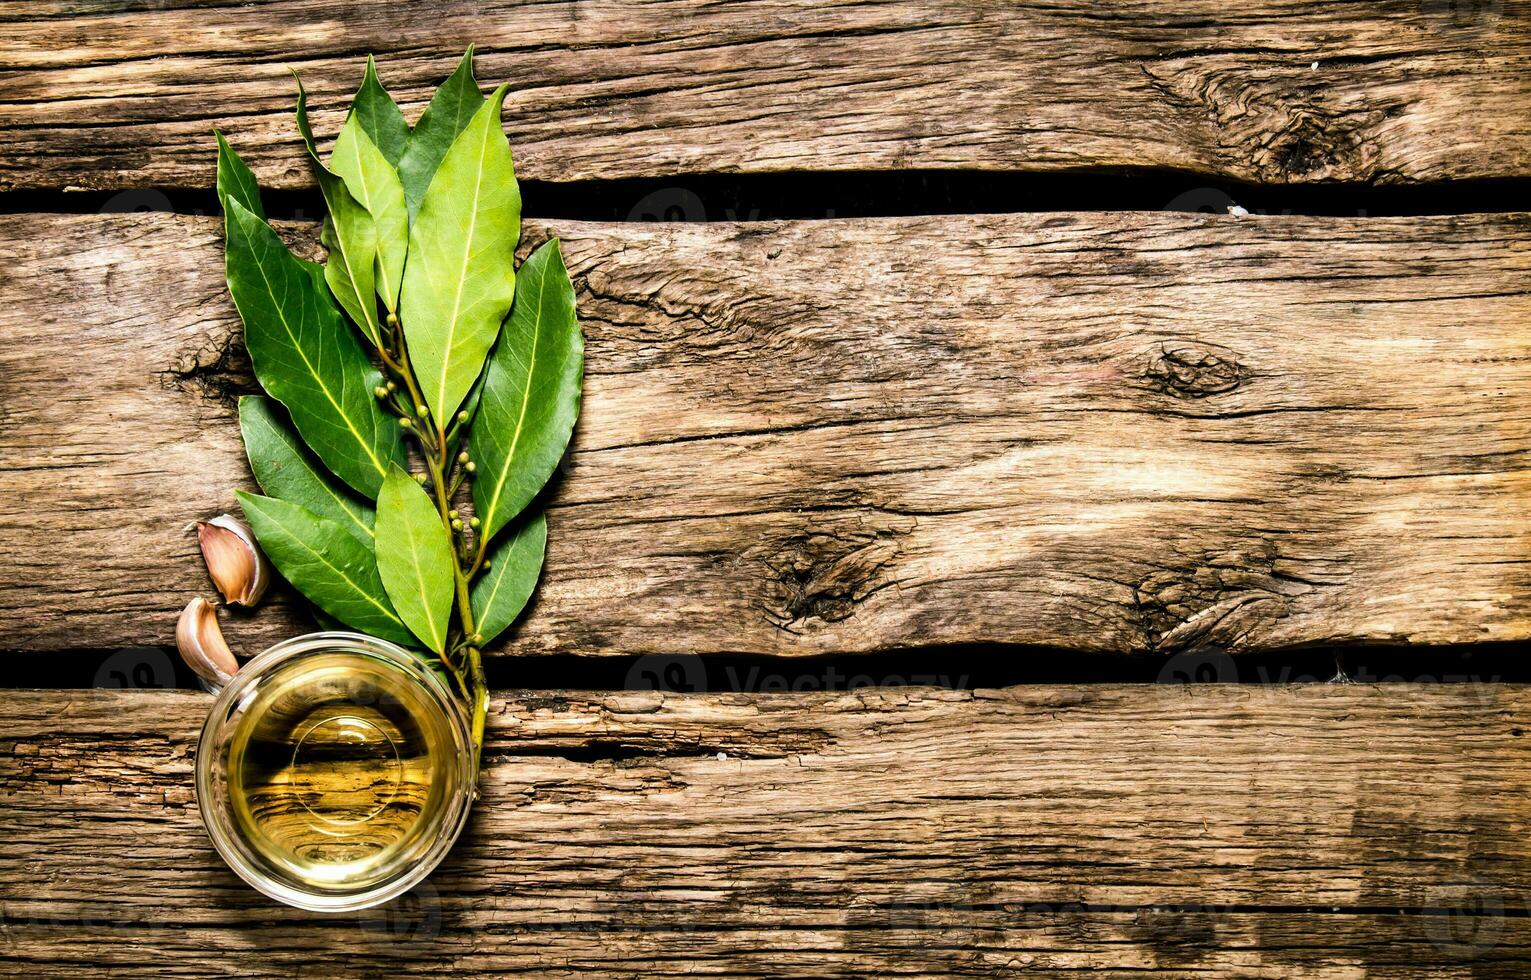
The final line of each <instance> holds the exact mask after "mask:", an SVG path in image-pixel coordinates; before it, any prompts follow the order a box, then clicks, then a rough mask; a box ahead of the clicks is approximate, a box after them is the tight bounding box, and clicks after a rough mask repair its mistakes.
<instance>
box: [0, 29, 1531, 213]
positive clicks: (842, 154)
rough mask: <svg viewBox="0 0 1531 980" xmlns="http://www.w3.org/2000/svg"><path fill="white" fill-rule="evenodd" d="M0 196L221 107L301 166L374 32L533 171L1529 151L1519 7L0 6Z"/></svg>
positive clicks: (129, 148)
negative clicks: (501, 106) (306, 126)
mask: <svg viewBox="0 0 1531 980" xmlns="http://www.w3.org/2000/svg"><path fill="white" fill-rule="evenodd" d="M0 34H3V36H4V37H5V43H4V44H3V45H0V145H3V146H4V147H5V151H4V153H3V154H0V189H7V188H60V187H86V188H121V187H147V186H162V187H163V186H173V187H193V188H208V187H211V185H212V167H213V152H212V141H211V135H210V130H211V129H212V127H214V126H219V127H223V128H226V129H227V130H228V132H229V134H230V136H231V138H232V139H233V141H234V143H235V145H237V146H238V147H239V148H240V149H241V150H242V151H247V152H248V153H249V154H250V155H251V157H252V159H253V161H254V163H255V166H256V170H257V171H258V172H259V173H260V175H261V177H262V178H263V179H264V180H266V181H268V182H270V183H271V184H273V185H276V186H282V187H299V186H305V187H306V186H309V184H310V183H311V179H312V178H311V176H310V174H309V172H308V169H307V167H306V166H305V165H304V160H303V157H302V153H301V151H300V149H299V144H298V142H297V140H296V136H295V134H294V132H293V123H292V118H291V112H292V82H291V79H290V77H289V75H288V69H289V68H295V69H298V70H300V71H301V72H302V73H303V75H304V78H305V80H306V81H307V83H308V86H309V91H310V93H311V94H312V97H313V98H314V100H315V102H316V104H317V107H318V109H319V110H320V111H319V112H318V114H317V118H316V126H317V128H318V129H319V131H320V132H324V133H333V132H334V131H335V130H336V128H337V127H338V125H339V116H338V113H339V112H340V110H341V108H342V107H343V106H344V104H345V100H347V99H348V98H349V95H350V93H351V92H352V91H354V89H355V87H356V84H357V83H358V82H359V80H360V74H361V73H360V62H361V59H362V58H363V57H364V56H365V55H366V54H367V53H368V52H374V53H376V54H377V55H378V57H379V59H380V60H381V62H382V74H383V78H384V81H385V82H386V83H387V84H389V85H390V86H391V87H392V88H393V89H394V91H395V92H396V94H397V96H398V97H399V98H400V99H401V101H402V102H403V103H404V105H405V107H406V110H407V112H408V114H409V116H410V118H414V116H415V115H417V114H418V112H419V110H420V109H421V108H422V107H423V106H424V103H425V101H426V99H427V98H428V96H429V93H430V91H431V90H432V88H433V87H434V85H435V84H436V83H437V82H439V81H440V80H441V79H442V78H444V77H445V76H446V75H447V73H448V72H449V71H450V70H451V68H452V66H453V64H454V62H455V61H456V59H457V57H458V55H459V54H460V53H461V52H462V51H463V49H464V48H466V46H467V45H468V44H469V43H470V42H474V43H477V44H478V46H479V51H480V52H481V55H480V58H479V77H480V78H481V79H484V80H486V81H493V82H498V81H501V80H505V81H509V82H510V84H511V87H512V88H511V94H510V97H509V98H508V99H507V100H506V110H507V112H506V120H507V130H508V132H509V133H510V137H511V143H512V145H514V146H515V148H516V153H517V157H518V160H519V164H520V169H521V172H522V175H523V176H525V177H530V178H538V179H544V180H560V181H562V180H577V179H589V178H613V177H635V176H636V177H652V176H664V175H677V174H688V173H707V172H739V171H744V172H773V171H774V172H780V171H802V170H820V171H822V170H906V169H911V168H960V169H982V170H1074V169H1084V168H1099V167H1115V166H1134V167H1154V168H1163V167H1168V168H1176V169H1181V170H1187V171H1194V172H1198V173H1205V174H1209V175H1217V176H1221V177H1231V178H1239V179H1247V180H1256V181H1262V182H1273V183H1286V182H1326V181H1336V180H1338V181H1355V182H1360V183H1372V182H1376V183H1394V182H1410V181H1436V180H1452V179H1460V178H1474V177H1521V176H1527V175H1528V174H1531V113H1528V111H1527V106H1528V105H1531V5H1528V4H1527V3H1526V2H1525V0H1410V2H1393V3H1384V4H1310V3H1307V2H1303V0H1259V2H1256V3H1246V4H1228V3H1226V2H1223V0H1145V2H1139V3H1132V4H1119V3H1099V2H1096V0H1062V2H1057V3H1047V4H995V3H992V2H984V0H941V2H930V0H920V2H913V0H899V2H884V3H864V2H857V0H832V2H825V0H797V2H787V3H781V2H770V3H766V2H754V3H731V4H714V3H707V2H703V0H670V2H661V3H647V4H631V3H619V2H568V3H541V2H536V3H534V2H524V0H523V2H515V0H495V2H489V3H452V4H441V3H437V2H426V0H419V2H414V3H401V2H398V0H386V2H368V3H358V2H354V0H273V2H264V3H260V4H246V3H213V2H203V0H150V2H143V3H123V2H117V0H111V2H106V0H102V2H80V0H67V2H37V0H8V2H3V3H0Z"/></svg>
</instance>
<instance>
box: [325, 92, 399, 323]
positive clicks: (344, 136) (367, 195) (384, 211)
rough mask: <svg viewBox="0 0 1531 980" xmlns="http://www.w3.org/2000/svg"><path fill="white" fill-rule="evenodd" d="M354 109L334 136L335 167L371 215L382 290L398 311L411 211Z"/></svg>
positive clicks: (392, 310)
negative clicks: (337, 134)
mask: <svg viewBox="0 0 1531 980" xmlns="http://www.w3.org/2000/svg"><path fill="white" fill-rule="evenodd" d="M359 119H360V116H358V115H356V114H354V113H353V114H352V115H351V117H350V118H349V119H347V120H346V124H345V125H344V126H342V127H341V129H340V135H339V136H337V137H335V149H334V151H333V152H332V153H330V166H331V167H333V168H334V170H335V173H336V174H338V175H339V176H340V178H341V179H342V180H344V181H345V184H346V188H347V189H348V190H349V191H350V193H351V196H352V197H353V198H355V199H356V201H357V202H358V203H360V204H361V206H362V207H364V208H366V210H367V213H368V214H369V215H371V217H372V224H373V227H374V231H375V235H374V239H375V243H376V256H377V260H376V281H377V295H378V297H379V298H380V299H381V300H382V301H383V305H384V306H386V307H387V308H388V311H389V312H390V313H396V312H398V308H399V287H400V285H401V284H402V283H403V279H404V256H405V253H406V252H407V251H408V249H409V211H408V209H407V208H406V207H405V205H404V185H403V184H401V183H399V175H398V172H397V171H395V170H394V169H393V165H392V164H390V163H389V162H388V160H387V158H385V157H384V156H383V154H382V152H381V150H379V148H378V147H377V145H376V144H374V143H373V142H372V139H371V137H369V136H368V135H367V133H366V131H365V130H364V129H363V128H362V126H361V123H360V122H359Z"/></svg>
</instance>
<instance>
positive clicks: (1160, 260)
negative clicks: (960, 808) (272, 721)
mask: <svg viewBox="0 0 1531 980" xmlns="http://www.w3.org/2000/svg"><path fill="white" fill-rule="evenodd" d="M219 229H220V225H219V222H218V220H217V219H214V218H201V217H188V216H174V215H164V214H153V215H151V214H142V215H105V216H102V215H85V216H39V215H20V216H16V217H14V218H12V219H11V220H10V221H8V222H7V224H6V226H5V228H4V230H3V231H0V261H3V262H4V264H5V267H6V268H7V270H8V271H9V273H10V275H9V278H8V279H7V280H6V281H5V282H4V284H3V285H0V291H3V295H0V337H3V338H4V343H3V344H0V625H3V631H4V639H3V641H0V643H3V645H4V646H6V647H10V648H15V649H28V650H56V649H66V648H98V649H99V648H103V647H108V648H109V647H114V646H119V645H129V644H145V643H147V644H163V643H166V642H168V640H169V638H170V636H171V634H172V631H173V622H174V619H175V616H176V614H177V612H178V611H179V610H180V608H181V607H182V606H184V605H185V603H186V601H187V600H188V599H189V598H190V597H191V596H192V595H193V594H195V593H199V592H200V593H204V594H207V593H209V592H210V586H209V583H208V582H207V579H206V577H205V571H204V570H203V568H202V565H201V561H200V558H199V556H198V553H197V550H196V543H195V537H194V535H193V534H192V533H191V532H190V530H189V525H190V523H191V522H192V521H194V520H195V519H197V518H201V517H206V516H209V515H211V514H213V513H217V512H218V511H220V510H232V509H234V507H235V506H236V505H235V502H234V498H233V490H234V488H236V487H242V486H248V485H249V478H248V475H247V471H246V466H245V462H244V459H243V452H242V449H241V445H240V441H239V434H238V429H237V426H236V425H235V422H234V417H233V413H232V409H231V404H232V396H233V395H234V394H235V393H237V392H238V391H241V390H248V389H249V386H250V384H251V382H250V379H249V377H248V376H247V373H246V371H245V364H244V357H243V353H242V350H241V347H240V342H239V330H238V321H237V317H236V315H235V313H234V311H233V308H232V306H231V305H230V303H229V302H228V300H227V298H226V295H225V291H224V287H223V284H222V276H221V272H220V270H221V256H222V245H221V239H220V230H219ZM308 230H311V229H306V228H305V229H298V233H299V234H300V235H301V234H303V233H306V231H308ZM553 230H556V231H557V232H559V233H560V234H561V235H562V236H563V247H564V250H565V253H566V254H567V256H568V260H569V265H570V268H571V270H572V273H573V275H574V276H575V278H576V280H577V283H578V287H579V305H580V313H581V317H582V319H583V322H584V329H585V331H586V334H587V338H588V340H587V344H588V346H587V363H588V375H587V379H586V384H585V409H584V413H583V416H582V418H581V422H580V428H579V430H578V432H577V434H576V439H575V449H574V452H573V453H572V455H571V457H570V459H569V463H568V465H567V467H566V470H565V472H564V474H563V477H562V478H561V479H560V480H558V481H557V483H556V486H555V488H554V491H553V493H552V496H551V499H550V502H549V512H548V513H549V526H550V532H549V542H550V543H549V557H548V565H547V571H546V575H545V579H544V585H543V587H542V590H541V593H540V595H539V598H538V599H537V600H536V603H535V605H534V606H533V608H532V609H531V611H530V613H529V614H528V616H527V617H526V618H525V619H524V620H523V622H522V624H521V626H520V627H519V628H518V629H516V630H513V631H512V632H511V633H510V634H508V644H507V645H508V648H509V649H511V650H514V651H516V652H523V653H536V652H565V653H567V652H573V653H612V654H645V653H664V654H672V653H714V652H750V653H766V654H803V653H824V652H863V651H877V650H887V649H895V648H905V647H908V646H910V645H911V644H920V645H925V644H930V645H939V644H948V643H1018V644H1035V645H1042V646H1052V647H1056V648H1063V649H1069V650H1091V651H1107V652H1112V651H1158V652H1173V651H1177V650H1182V649H1188V648H1194V647H1197V646H1201V645H1206V644H1212V645H1217V646H1221V647H1225V648H1229V649H1233V650H1254V649H1266V650H1268V649H1276V648H1283V647H1290V646H1296V645H1304V644H1313V643H1327V642H1352V641H1366V642H1381V643H1419V644H1434V643H1470V642H1476V641H1489V640H1522V639H1527V638H1531V527H1528V525H1527V522H1526V520H1525V517H1526V512H1527V504H1528V502H1531V470H1528V469H1527V454H1528V452H1531V418H1528V416H1527V413H1526V405H1527V404H1531V402H1528V399H1531V219H1528V217H1527V216H1526V215H1498V216H1465V217H1446V218H1411V219H1361V220H1355V219H1347V220H1338V219H1307V218H1293V217H1287V218H1282V217H1270V218H1244V219H1235V218H1231V217H1226V216H1224V217H1213V216H1199V215H1184V214H1178V215H1177V214H1143V213H1126V214H1117V215H1069V214H1057V215H1031V216H994V217H951V218H910V219H877V220H864V221H845V222H798V223H777V224H747V225H730V224H712V225H688V226H682V225H631V224H611V225H603V224H578V223H566V224H562V225H559V226H557V228H556V229H553ZM549 231H550V229H548V228H543V227H536V228H532V229H530V230H529V231H528V234H527V240H528V241H537V240H540V239H541V238H543V237H544V236H546V235H547V234H548V233H549ZM300 625H302V624H301V623H299V622H298V621H297V620H295V619H294V614H293V613H292V612H291V611H290V610H289V607H288V606H287V605H286V604H285V603H284V602H282V601H280V600H279V601H277V602H276V603H274V604H272V606H271V607H270V608H269V609H267V610H265V611H262V612H261V613H260V614H259V615H258V616H256V617H255V618H254V619H231V620H229V621H228V622H227V630H228V632H229V633H230V635H231V636H232V637H233V638H234V642H235V643H236V645H237V646H242V647H243V648H244V649H246V650H249V651H252V652H253V651H254V650H256V649H259V648H260V647H261V646H262V645H264V644H265V643H266V642H268V641H270V640H274V639H275V638H277V637H279V636H283V635H289V634H290V633H291V632H292V631H293V630H294V629H295V628H298V627H299V626H300Z"/></svg>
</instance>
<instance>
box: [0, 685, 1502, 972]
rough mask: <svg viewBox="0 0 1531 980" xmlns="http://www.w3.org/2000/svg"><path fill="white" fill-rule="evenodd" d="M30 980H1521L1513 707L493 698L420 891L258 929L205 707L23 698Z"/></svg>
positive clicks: (15, 788)
mask: <svg viewBox="0 0 1531 980" xmlns="http://www.w3.org/2000/svg"><path fill="white" fill-rule="evenodd" d="M5 704H6V707H5V710H4V712H3V713H0V827H3V828H4V832H3V833H0V881H3V883H4V884H3V888H4V891H3V893H0V902H3V906H0V907H3V915H4V918H3V925H0V961H4V962H5V963H7V964H8V966H9V969H10V970H11V971H13V972H16V973H18V974H26V975H29V976H30V975H53V974H65V973H69V972H71V971H75V970H79V969H83V968H85V967H87V966H95V965H97V964H100V965H111V966H113V967H117V968H122V969H126V970H129V971H132V972H136V973H153V974H156V975H203V976H205V975H209V974H213V973H221V972H224V971H225V970H227V969H230V968H232V967H235V966H237V967H238V968H239V969H240V970H241V971H249V972H252V973H259V974H272V975H276V974H283V975H292V974H293V973H322V974H323V975H326V976H335V975H355V974H364V973H365V974H375V973H376V971H377V970H379V969H382V968H385V967H387V968H390V969H403V968H408V969H411V970H414V969H438V970H439V969H448V970H452V971H464V972H466V971H470V970H482V971H489V972H494V973H510V972H517V973H519V972H524V973H529V974H532V975H547V974H550V973H560V972H576V971H578V972H581V973H587V974H591V975H600V976H605V975H633V974H643V975H653V974H660V973H669V974H673V973H676V972H695V973H703V974H708V975H727V976H768V975H792V976H796V975H815V976H822V975H841V976H871V975H884V974H888V975H900V976H902V975H909V976H916V975H954V974H955V975H971V976H980V975H994V974H1000V973H1015V972H1021V973H1024V974H1026V975H1036V974H1041V975H1057V974H1062V973H1066V972H1070V971H1079V970H1082V969H1087V968H1089V969H1096V970H1101V971H1103V972H1104V975H1108V976H1125V975H1129V974H1130V975H1133V976H1145V975H1146V976H1154V977H1161V976H1162V977H1184V976H1189V975H1200V974H1206V975H1213V976H1240V977H1273V978H1274V977H1287V976H1304V977H1310V976H1311V977H1356V976H1362V975H1373V976H1388V977H1454V976H1461V977H1467V976H1473V977H1501V976H1502V977H1513V976H1524V975H1525V972H1526V971H1527V970H1528V969H1531V920H1528V919H1527V918H1526V917H1525V916H1526V911H1527V909H1526V896H1527V895H1528V894H1531V835H1528V834H1527V829H1528V828H1527V819H1528V815H1531V775H1528V773H1531V770H1528V768H1527V766H1526V765H1525V756H1526V751H1527V748H1526V739H1527V736H1526V735H1525V734H1524V733H1525V732H1526V731H1527V730H1528V729H1531V692H1528V691H1527V689H1526V688H1523V687H1516V686H1503V685H1449V686H1432V687H1418V686H1408V685H1387V686H1382V687H1359V686H1335V685H1309V686H1298V687H1237V686H1226V685H1216V686H1201V687H1166V686H1153V685H1149V686H1083V687H1070V686H1055V687H1021V688H1009V689H1004V690H988V691H976V692H958V691H945V690H933V689H923V688H905V689H901V690H861V691H857V692H855V693H851V694H825V693H819V694H790V695H738V694H721V695H718V694H712V695H665V694H658V693H636V692H628V693H622V692H616V693H604V694H595V693H580V692H567V691H556V692H524V691H523V692H515V691H512V692H504V693H503V694H502V695H501V696H499V697H497V698H496V700H495V703H494V710H493V714H492V716H491V719H490V729H489V742H488V747H487V751H486V764H485V768H486V771H485V790H484V793H485V795H484V799H483V800H482V801H481V802H480V804H479V805H478V806H477V807H476V809H475V817H474V821H473V823H472V824H471V826H470V829H469V831H468V833H467V835H466V836H465V837H464V839H463V840H462V841H461V842H459V844H458V846H457V848H456V850H455V851H454V852H453V854H452V855H451V856H450V857H449V858H448V860H447V863H446V864H445V865H443V867H442V868H441V869H440V870H438V871H437V873H436V874H435V876H434V877H433V878H432V880H431V882H429V883H428V884H427V885H426V886H424V887H422V889H421V890H420V891H419V892H418V893H416V894H414V895H412V896H410V897H408V898H406V899H405V900H402V901H401V902H399V903H395V904H394V905H392V906H390V907H388V908H385V909H383V910H377V911H372V912H366V913H360V914H356V915H348V916H334V917H328V918H325V917H319V916H314V915H311V914H309V913H304V912H298V911H295V910H291V909H286V908H282V907H279V906H276V905H274V904H273V903H271V902H269V901H267V900H265V899H263V898H262V897H260V896H259V895H258V894H257V893H255V892H254V891H253V890H251V889H249V888H247V887H245V886H244V885H243V884H242V883H240V882H239V881H238V880H237V879H236V878H235V877H234V876H233V874H232V873H231V872H229V871H228V870H227V869H225V868H224V867H223V865H222V864H221V863H220V861H219V859H218V857H217V856H216V854H215V853H214V852H213V851H212V850H211V847H210V845H209V844H208V842H207V840H206V838H205V836H204V834H203V831H202V829H201V824H200V821H199V819H198V816H197V813H196V808H195V802H194V800H193V798H192V776H191V774H192V765H193V757H194V749H195V745H194V742H195V735H196V731H197V729H198V728H199V727H200V724H201V721H202V718H203V715H204V713H205V711H206V709H207V706H208V704H209V701H208V699H207V698H206V697H205V696H203V695H200V694H193V693H190V692H112V691H100V690H97V691H56V692H11V693H9V694H8V695H7V697H6V702H5Z"/></svg>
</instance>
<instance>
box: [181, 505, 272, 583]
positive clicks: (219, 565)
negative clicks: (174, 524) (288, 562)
mask: <svg viewBox="0 0 1531 980" xmlns="http://www.w3.org/2000/svg"><path fill="white" fill-rule="evenodd" d="M197 543H198V544H200V545H201V546H202V560H203V561H205V562H206V563H207V573H208V574H209V575H211V576H212V579H213V584H214V585H216V586H217V587H218V591H219V592H221V593H223V601H224V602H228V603H233V604H235V605H241V606H253V605H255V604H256V603H257V602H260V599H261V596H263V595H265V594H266V586H267V584H268V583H270V581H271V566H269V565H268V564H267V563H266V556H265V555H264V554H263V553H262V552H261V550H260V546H259V545H258V544H256V543H255V535H254V534H253V533H251V531H250V527H249V525H248V524H246V523H245V522H244V521H241V520H240V519H239V518H237V517H233V516H230V515H229V514H219V515H218V516H217V517H214V518H213V519H212V520H208V521H198V522H197Z"/></svg>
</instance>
